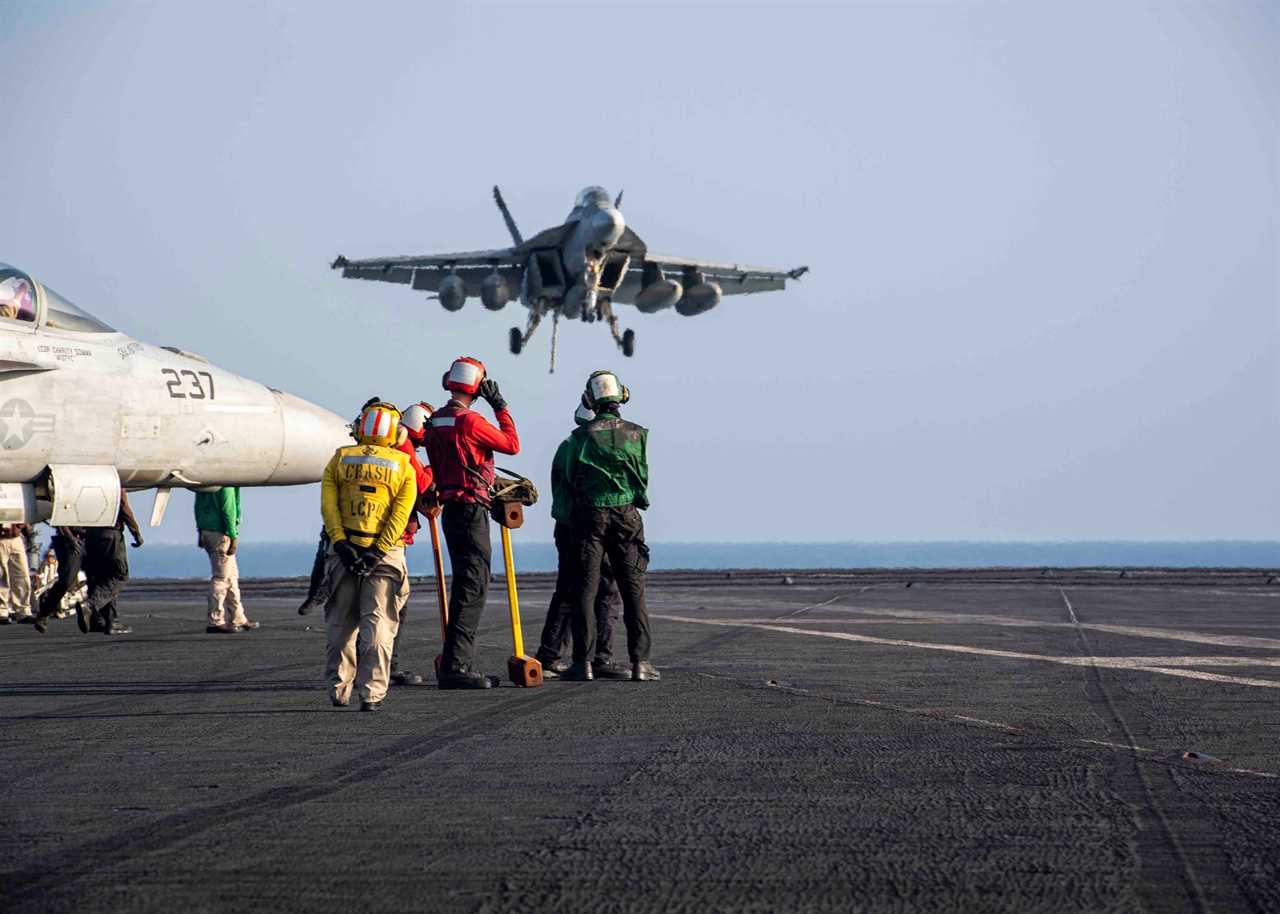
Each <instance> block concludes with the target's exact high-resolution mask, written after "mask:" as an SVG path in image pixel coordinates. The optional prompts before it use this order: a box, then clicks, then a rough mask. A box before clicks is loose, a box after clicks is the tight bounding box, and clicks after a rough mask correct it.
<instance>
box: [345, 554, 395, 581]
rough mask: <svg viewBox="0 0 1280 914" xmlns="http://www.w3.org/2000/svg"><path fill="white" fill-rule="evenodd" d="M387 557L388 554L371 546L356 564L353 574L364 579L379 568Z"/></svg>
mask: <svg viewBox="0 0 1280 914" xmlns="http://www.w3.org/2000/svg"><path fill="white" fill-rule="evenodd" d="M386 557H387V554H386V553H385V552H383V551H382V550H381V549H376V548H374V547H372V546H370V547H369V548H368V549H366V550H364V552H362V553H361V554H360V559H359V561H358V562H357V563H356V567H355V568H354V569H352V573H353V574H355V575H356V576H357V577H361V578H363V577H365V576H366V575H368V574H370V573H371V572H372V571H373V569H375V568H377V567H378V565H379V563H381V562H382V560H383V559H385V558H386Z"/></svg>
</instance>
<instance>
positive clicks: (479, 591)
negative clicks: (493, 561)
mask: <svg viewBox="0 0 1280 914" xmlns="http://www.w3.org/2000/svg"><path fill="white" fill-rule="evenodd" d="M443 383H444V388H445V390H447V391H449V393H450V398H449V402H448V403H446V404H445V405H444V406H442V407H440V409H438V410H436V411H435V413H433V414H432V416H431V420H430V427H429V429H428V431H427V435H426V439H427V441H426V443H427V456H428V458H429V459H430V462H431V470H432V473H433V474H434V475H435V484H436V490H437V492H438V493H439V498H440V502H441V505H442V508H443V509H442V512H441V518H440V526H441V527H442V528H443V530H444V539H445V543H446V544H447V546H448V548H449V563H450V564H451V565H452V566H453V592H452V593H450V594H449V627H448V630H447V634H446V636H445V642H444V655H443V658H442V660H441V663H440V670H439V672H438V673H437V679H438V680H439V685H440V688H442V689H487V688H490V687H492V686H493V685H494V684H495V683H496V677H488V676H485V675H484V674H483V673H480V672H478V671H476V670H473V669H472V668H471V664H472V660H473V659H474V656H475V640H476V629H477V628H478V627H479V625H480V614H481V613H482V612H483V611H484V601H485V597H486V596H487V595H488V592H489V573H490V570H489V569H490V565H489V563H490V558H491V555H490V548H489V486H490V485H491V484H492V482H493V454H494V452H495V451H497V452H498V453H499V454H517V453H519V452H520V438H519V436H518V435H517V434H516V424H515V422H514V421H513V420H512V419H511V414H510V413H509V412H507V401H506V400H504V399H503V398H502V393H501V392H500V391H499V390H498V384H497V382H496V381H494V380H493V379H492V378H489V377H488V376H487V373H486V371H485V367H484V363H482V362H481V361H480V360H479V359H473V358H459V359H456V360H454V363H453V365H452V366H450V368H449V371H448V373H447V374H445V376H444V381H443ZM477 398H481V399H484V400H485V401H487V402H488V404H489V405H490V406H491V407H492V408H493V414H494V417H495V418H496V419H497V420H498V427H497V428H494V427H493V425H492V424H490V423H489V422H488V421H487V420H486V419H485V418H484V417H483V416H481V415H480V414H479V413H476V412H473V411H472V409H471V406H472V405H473V404H474V403H475V401H476V399H477Z"/></svg>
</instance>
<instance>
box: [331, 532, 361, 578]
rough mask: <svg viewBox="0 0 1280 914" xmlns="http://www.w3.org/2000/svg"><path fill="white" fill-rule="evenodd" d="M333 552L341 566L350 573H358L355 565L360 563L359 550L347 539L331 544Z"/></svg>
mask: <svg viewBox="0 0 1280 914" xmlns="http://www.w3.org/2000/svg"><path fill="white" fill-rule="evenodd" d="M333 552H334V555H336V556H337V557H338V558H339V560H341V562H342V567H343V568H345V569H347V571H349V572H351V573H352V574H358V573H359V572H357V571H356V566H357V565H359V564H360V550H359V549H357V548H356V547H355V546H353V545H351V543H350V542H349V541H348V540H342V541H340V542H337V543H334V544H333Z"/></svg>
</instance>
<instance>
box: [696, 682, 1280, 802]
mask: <svg viewBox="0 0 1280 914" xmlns="http://www.w3.org/2000/svg"><path fill="white" fill-rule="evenodd" d="M689 672H691V673H692V674H693V675H694V676H700V677H702V678H703V679H714V680H728V681H731V682H732V681H735V680H733V679H732V678H731V677H729V676H725V675H723V674H721V673H708V672H706V671H703V670H690V671H689ZM770 688H774V689H777V690H779V691H781V692H789V693H790V694H792V695H804V696H808V697H811V698H820V699H823V700H825V701H835V702H843V703H845V704H853V705H864V706H866V707H869V708H882V709H884V710H886V711H896V712H898V713H900V714H910V715H912V716H915V717H928V718H932V719H934V720H942V721H949V722H951V723H957V724H965V725H967V726H975V727H982V728H985V729H990V730H1000V731H1003V732H1005V733H1018V734H1025V735H1027V736H1031V737H1032V738H1034V739H1041V740H1049V741H1051V742H1055V743H1060V744H1066V745H1089V746H1103V747H1105V748H1107V749H1118V750H1120V751H1121V752H1132V753H1136V754H1138V755H1147V756H1151V757H1152V758H1154V759H1156V760H1157V761H1159V760H1164V761H1168V760H1169V759H1168V757H1167V756H1162V754H1161V753H1160V752H1159V751H1157V750H1155V749H1148V748H1147V747H1146V746H1139V745H1136V744H1135V745H1126V744H1124V743H1113V742H1110V741H1109V740H1102V739H1086V738H1083V737H1076V738H1074V739H1072V738H1068V739H1063V738H1062V737H1058V736H1055V735H1053V734H1052V733H1046V732H1044V731H1040V730H1031V729H1028V728H1026V727H1018V726H1015V725H1013V724H1005V723H1001V722H1000V721H998V720H987V719H986V718H984V717H970V716H968V715H965V714H949V713H947V712H946V711H938V710H934V709H932V708H913V707H908V706H906V705H898V704H894V703H893V702H888V701H878V700H876V699H874V698H857V697H854V696H849V695H840V696H834V695H829V694H825V693H822V692H817V691H814V690H813V689H802V688H800V687H798V686H793V685H789V684H787V683H783V682H777V683H771V685H770ZM1206 770H1209V771H1215V772H1226V773H1229V774H1245V775H1251V776H1253V777H1260V778H1280V774H1275V773H1274V772H1270V771H1258V770H1257V769H1255V768H1234V767H1231V766H1228V765H1222V766H1218V765H1214V766H1211V767H1209V768H1207V769H1206Z"/></svg>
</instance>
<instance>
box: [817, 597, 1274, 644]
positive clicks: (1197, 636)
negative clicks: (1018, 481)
mask: <svg viewBox="0 0 1280 914" xmlns="http://www.w3.org/2000/svg"><path fill="white" fill-rule="evenodd" d="M828 610H829V611H835V612H850V613H860V614H862V615H868V616H883V617H888V618H896V619H912V620H919V621H924V622H940V623H943V624H951V625H962V624H978V625H1004V626H1009V627H1011V628H1075V627H1076V626H1077V625H1078V626H1079V627H1080V628H1083V629H1085V630H1086V631H1093V632H1106V633H1107V634H1111V635H1133V636H1134V637H1137V638H1155V639H1159V640H1163V641H1187V642H1190V643H1192V644H1214V645H1217V646H1218V647H1256V648H1262V649H1264V650H1272V651H1280V639H1278V638H1263V637H1259V636H1256V635H1215V634H1211V633H1209V632H1190V631H1184V630H1181V629H1174V628H1149V627H1145V626H1140V625H1107V624H1105V623H1101V622H1076V623H1071V622H1048V621H1043V622H1042V621H1039V620H1036V619H1016V618H1010V617H1009V616H992V615H985V614H979V613H949V612H931V611H926V610H918V609H876V608H872V607H862V606H847V607H846V606H832V607H828ZM809 621H816V620H806V622H809Z"/></svg>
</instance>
